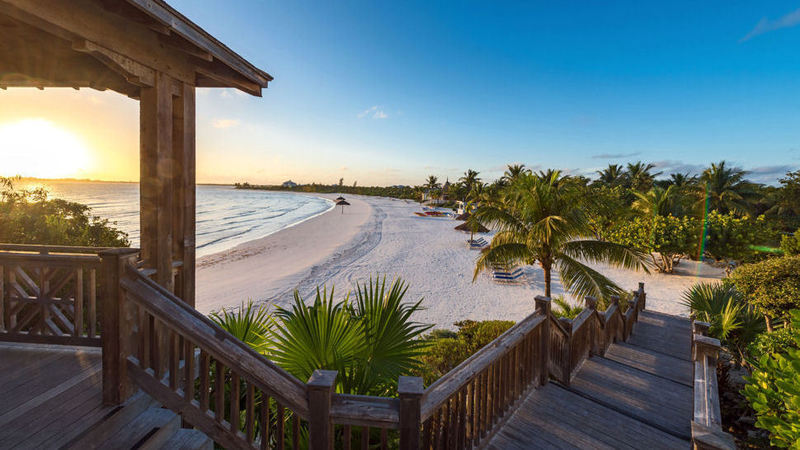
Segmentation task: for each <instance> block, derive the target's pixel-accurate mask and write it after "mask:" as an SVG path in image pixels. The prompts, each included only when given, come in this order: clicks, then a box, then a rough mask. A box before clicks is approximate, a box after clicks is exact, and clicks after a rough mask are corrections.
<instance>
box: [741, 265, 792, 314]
mask: <svg viewBox="0 0 800 450" xmlns="http://www.w3.org/2000/svg"><path fill="white" fill-rule="evenodd" d="M728 282H730V283H732V284H733V285H735V286H736V289H737V290H738V291H739V292H741V293H742V294H744V295H745V296H746V297H747V301H748V302H750V303H751V304H752V305H755V306H756V308H758V310H759V311H761V313H762V314H764V315H765V316H767V317H769V318H771V319H779V318H782V319H788V317H789V315H788V313H789V311H790V310H792V309H798V308H800V256H784V257H780V258H772V259H768V260H765V261H761V262H758V263H753V264H745V265H743V266H741V267H738V268H737V269H736V270H734V271H733V273H731V275H730V276H729V277H728Z"/></svg>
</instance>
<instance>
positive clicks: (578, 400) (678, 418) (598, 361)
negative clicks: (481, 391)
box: [488, 311, 693, 449]
mask: <svg viewBox="0 0 800 450" xmlns="http://www.w3.org/2000/svg"><path fill="white" fill-rule="evenodd" d="M690 359H691V324H690V322H689V321H688V320H686V319H681V318H678V317H674V316H668V315H665V314H660V313H656V312H651V311H642V312H641V313H640V315H639V322H638V323H637V324H636V325H635V331H634V333H633V334H632V335H631V338H630V340H629V341H628V342H627V343H616V344H613V345H612V346H611V347H610V348H609V349H608V351H607V352H606V354H605V356H603V357H599V356H594V357H592V358H590V359H588V360H587V361H586V362H585V363H584V365H583V367H581V369H580V371H579V372H578V374H577V375H576V376H575V378H574V379H573V380H572V382H571V384H570V386H568V387H565V386H563V385H561V384H559V383H555V382H551V383H549V384H547V385H546V386H544V387H541V388H539V389H536V390H533V391H532V392H531V393H529V394H528V395H527V397H525V398H524V399H522V400H521V402H520V405H519V408H518V409H517V410H516V411H515V412H514V413H513V414H511V415H510V416H509V417H508V419H507V421H506V423H505V424H504V425H503V426H502V427H501V428H500V429H499V430H498V431H497V433H496V434H495V435H494V437H493V438H492V440H491V441H490V442H489V443H488V447H489V448H492V449H529V448H647V449H661V448H664V449H674V448H689V446H690V439H691V426H690V424H691V421H692V408H693V403H692V402H693V395H692V362H691V360H690Z"/></svg>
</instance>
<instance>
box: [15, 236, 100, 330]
mask: <svg viewBox="0 0 800 450" xmlns="http://www.w3.org/2000/svg"><path fill="white" fill-rule="evenodd" d="M103 250H105V249H103V248H95V247H67V246H52V245H23V244H0V340H5V341H20V342H38V343H46V344H68V345H89V346H100V327H99V325H100V323H99V322H100V314H99V311H98V308H99V307H100V301H99V300H100V299H99V298H98V286H99V283H100V279H99V277H98V270H99V269H100V257H99V256H98V251H103Z"/></svg>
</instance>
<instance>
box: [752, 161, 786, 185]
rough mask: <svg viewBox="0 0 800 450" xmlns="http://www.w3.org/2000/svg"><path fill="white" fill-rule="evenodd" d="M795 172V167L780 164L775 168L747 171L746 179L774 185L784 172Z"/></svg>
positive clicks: (762, 167) (757, 168)
mask: <svg viewBox="0 0 800 450" xmlns="http://www.w3.org/2000/svg"><path fill="white" fill-rule="evenodd" d="M794 170H797V166H790V165H788V164H780V165H776V166H759V167H753V168H752V169H748V171H747V178H749V179H751V180H753V181H755V182H758V183H767V184H775V183H776V182H777V181H778V179H779V178H783V176H784V175H786V172H792V171H794Z"/></svg>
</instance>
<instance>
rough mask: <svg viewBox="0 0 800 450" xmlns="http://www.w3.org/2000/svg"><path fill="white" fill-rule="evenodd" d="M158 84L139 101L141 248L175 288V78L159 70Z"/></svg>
mask: <svg viewBox="0 0 800 450" xmlns="http://www.w3.org/2000/svg"><path fill="white" fill-rule="evenodd" d="M154 84H155V85H154V86H153V87H143V88H142V89H141V100H140V104H139V141H140V163H139V164H140V167H139V172H140V175H139V184H140V194H139V195H140V201H141V203H140V222H141V226H140V230H141V249H142V259H143V260H144V264H145V267H146V268H150V269H155V270H156V275H155V280H156V282H158V284H160V285H162V286H164V287H165V288H167V289H169V290H170V291H172V290H174V285H173V279H172V249H173V245H172V233H173V229H172V216H173V213H174V208H173V201H172V200H173V199H172V189H173V186H174V182H173V177H174V170H173V158H174V155H173V151H172V145H173V142H172V114H173V107H172V90H173V80H172V79H171V78H170V77H169V76H168V75H166V74H164V73H161V72H157V73H156V79H155V83H154Z"/></svg>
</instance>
